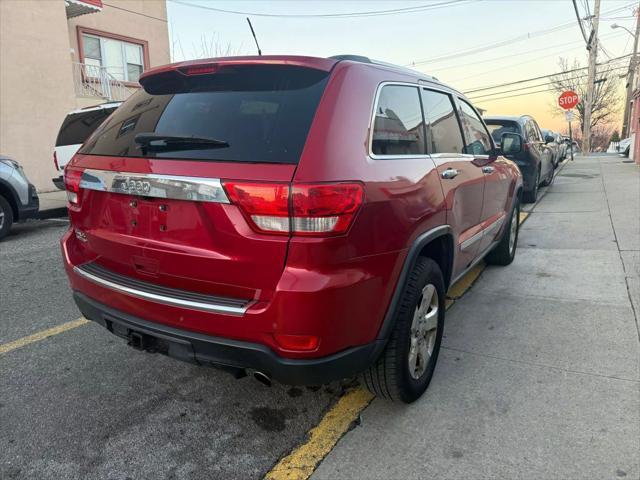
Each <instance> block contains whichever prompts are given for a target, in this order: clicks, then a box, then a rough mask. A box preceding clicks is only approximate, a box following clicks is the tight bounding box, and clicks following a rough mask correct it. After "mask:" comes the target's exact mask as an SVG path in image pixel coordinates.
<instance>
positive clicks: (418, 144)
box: [62, 56, 522, 402]
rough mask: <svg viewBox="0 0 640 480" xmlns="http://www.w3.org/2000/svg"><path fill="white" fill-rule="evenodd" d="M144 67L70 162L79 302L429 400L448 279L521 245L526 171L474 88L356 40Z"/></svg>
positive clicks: (139, 326)
mask: <svg viewBox="0 0 640 480" xmlns="http://www.w3.org/2000/svg"><path fill="white" fill-rule="evenodd" d="M140 83H141V84H142V86H143V89H141V90H139V91H138V92H137V93H135V94H134V95H132V96H131V98H129V99H128V100H127V101H126V102H125V103H124V104H123V105H122V106H120V107H119V108H118V109H117V110H116V111H115V112H114V113H113V114H112V115H111V116H110V117H109V118H108V119H107V120H106V121H105V122H104V123H103V124H102V125H101V126H100V127H99V128H98V129H97V130H96V131H95V132H94V134H93V135H92V136H91V137H90V138H89V139H88V140H87V141H86V143H85V144H84V145H83V147H82V148H81V149H80V150H79V152H78V153H77V154H76V155H75V156H74V157H73V159H72V160H71V162H70V163H69V165H68V166H67V168H66V170H65V185H66V190H67V192H68V199H69V215H70V218H71V227H70V229H69V231H68V232H67V233H66V234H65V236H64V237H63V239H62V251H63V257H64V262H65V266H66V270H67V273H68V275H69V279H70V281H71V286H72V288H73V291H74V298H75V301H76V303H77V304H78V307H79V308H80V310H81V311H82V313H83V314H84V316H85V317H87V318H89V319H91V320H93V321H95V322H98V323H99V324H101V325H103V326H104V327H106V328H107V329H108V330H109V331H111V332H112V333H114V334H116V335H118V336H120V337H123V338H126V339H127V340H128V342H129V344H130V345H131V346H133V347H136V348H138V349H143V350H147V351H151V352H160V353H165V354H168V355H170V356H172V357H176V358H179V359H182V360H187V361H191V362H195V363H198V364H202V365H213V366H219V367H223V368H225V369H227V370H230V371H232V372H234V373H236V374H237V375H243V374H244V373H245V372H246V371H249V372H253V373H255V374H257V375H258V376H260V377H262V378H263V379H265V378H274V379H276V380H278V381H281V382H283V383H289V384H314V385H317V384H321V383H324V382H328V381H331V380H334V379H339V378H345V377H351V376H353V375H356V374H359V373H361V374H362V376H363V378H364V381H365V383H366V384H367V386H368V387H369V388H370V389H371V390H372V391H373V392H374V393H376V394H378V395H380V396H384V397H388V398H392V399H400V400H402V401H405V402H410V401H413V400H415V399H416V398H418V397H419V396H420V395H421V394H422V392H424V390H425V389H426V388H427V385H428V383H429V381H430V379H431V376H432V374H433V370H434V367H435V364H436V359H437V356H438V350H439V347H440V341H441V338H442V330H443V322H444V310H445V309H444V306H445V304H444V301H445V294H446V291H447V288H448V287H449V286H450V285H451V284H452V283H453V282H455V280H456V279H457V278H459V277H460V276H461V275H463V274H464V272H465V271H466V270H468V269H469V268H471V267H472V266H473V265H474V264H475V263H476V262H478V261H479V260H480V259H482V258H483V257H485V256H486V258H487V259H488V260H489V261H491V262H493V263H497V264H502V265H506V264H508V263H510V262H511V261H512V260H513V257H514V254H515V249H516V240H517V234H518V212H519V199H520V195H521V191H522V181H521V177H520V174H519V171H518V168H517V166H516V165H515V164H514V163H513V162H511V161H509V160H507V159H505V158H503V157H501V156H499V155H497V152H496V149H495V147H494V145H493V141H492V138H491V136H490V135H489V133H488V131H487V129H486V127H485V125H484V123H483V121H482V119H481V118H480V116H479V115H478V113H477V111H476V110H475V109H474V108H473V106H472V105H471V104H470V103H469V102H468V101H467V100H466V99H465V98H464V96H463V95H461V94H460V93H459V92H457V91H455V90H452V89H451V88H448V87H446V86H445V85H443V84H442V83H440V82H438V81H437V80H436V79H434V78H432V77H429V76H427V75H423V74H421V73H418V72H414V71H411V70H407V69H404V68H400V67H395V66H391V65H386V64H382V63H377V62H374V61H371V60H369V59H367V58H365V57H356V56H341V57H333V58H310V57H297V56H296V57H294V56H262V57H236V58H220V59H211V60H198V61H195V62H185V63H178V64H175V65H169V66H164V67H159V68H155V69H153V70H150V71H148V72H146V73H145V74H144V75H143V76H142V77H141V78H140ZM521 143H522V142H521V138H520V136H518V135H516V134H513V133H510V134H509V133H508V134H505V137H503V138H502V143H501V148H502V149H503V152H502V153H510V154H513V153H517V151H518V150H519V149H521V148H522V146H521Z"/></svg>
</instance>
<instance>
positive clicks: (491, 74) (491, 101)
mask: <svg viewBox="0 0 640 480" xmlns="http://www.w3.org/2000/svg"><path fill="white" fill-rule="evenodd" d="M179 2H180V3H179ZM179 2H178V1H176V0H168V1H167V9H168V15H169V28H170V42H171V43H172V53H173V58H174V60H176V61H179V60H183V59H191V58H197V57H202V56H203V50H207V49H209V50H210V45H211V44H212V43H215V42H216V41H217V42H218V44H219V45H220V46H221V47H222V48H224V49H226V48H227V47H230V48H231V50H232V52H233V53H235V54H255V53H256V48H255V44H254V42H253V38H252V37H251V33H250V31H249V28H248V25H247V22H246V20H245V17H246V15H242V14H231V13H222V12H217V11H212V10H208V9H206V8H198V7H195V6H193V5H200V6H201V7H214V8H218V9H224V10H236V11H241V12H251V13H266V14H283V15H293V14H335V13H347V12H364V11H380V10H391V9H402V8H406V7H417V6H421V5H430V4H431V5H433V4H442V3H448V2H445V1H444V0H433V1H429V0H416V1H364V0H362V1H331V0H325V1H292V0H288V1H287V0H285V1H266V0H264V1H241V0H236V1H213V0H179ZM585 2H587V0H578V6H579V8H580V12H581V14H583V15H584V14H585V11H586V5H585ZM588 3H589V7H590V10H591V12H593V0H588ZM185 4H191V5H185ZM637 5H638V1H637V0H636V2H633V1H630V0H602V7H601V11H602V13H601V15H602V19H601V23H600V39H601V44H602V45H603V46H604V52H600V53H599V56H598V61H599V62H601V61H602V62H604V61H607V60H608V59H609V58H616V57H619V56H622V55H626V54H629V53H631V50H632V47H633V38H632V37H631V35H630V34H629V33H627V32H626V31H624V30H622V29H615V30H614V29H612V28H611V25H612V24H614V23H617V24H619V25H623V26H625V27H627V28H628V29H629V30H634V28H635V19H634V17H633V16H632V12H633V7H634V6H637ZM612 10H613V12H612ZM251 20H252V23H253V26H254V28H255V30H256V34H257V35H258V40H259V42H260V47H261V48H262V52H263V54H293V55H311V56H320V57H327V56H331V55H337V54H345V53H350V54H358V55H365V56H368V57H371V58H374V59H377V60H382V61H385V62H390V63H394V64H398V65H406V66H411V67H412V68H415V69H416V70H419V71H422V72H425V73H428V74H430V75H434V76H435V77H437V78H438V79H440V80H441V81H443V82H445V83H447V84H449V85H451V86H453V87H455V88H457V89H459V90H461V91H463V92H469V91H471V90H475V89H477V88H483V87H486V86H491V85H496V84H502V83H506V82H512V81H517V80H521V79H526V78H531V77H536V76H540V75H547V74H551V73H555V72H557V71H558V58H559V57H566V58H568V59H570V61H571V62H572V61H573V60H574V59H577V60H579V61H580V62H581V64H582V66H586V64H587V63H586V58H587V51H586V49H585V42H584V40H583V38H582V34H581V33H580V28H579V27H578V23H577V20H576V16H575V11H574V9H573V4H572V2H571V0H465V1H460V2H458V3H455V4H453V5H451V4H447V5H446V6H442V7H440V8H436V9H431V10H423V11H417V12H411V13H402V14H395V15H379V16H369V17H359V18H327V17H321V18H308V17H304V18H300V17H295V18H292V17H289V18H286V17H267V16H258V15H252V16H251ZM556 27H557V28H556ZM203 39H204V40H203ZM203 43H204V44H206V45H208V47H207V48H203ZM453 55H455V56H454V57H451V56H453ZM607 55H608V56H607ZM625 62H628V60H625ZM626 64H628V63H625V64H623V63H622V61H619V62H618V63H616V65H620V66H621V67H623V66H624V65H626ZM585 72H586V71H585ZM616 73H619V74H622V75H623V74H624V69H623V68H621V69H620V70H618V71H617V72H616ZM541 82H544V80H542V81H541ZM541 82H537V83H535V82H533V83H531V84H523V85H514V86H512V87H503V88H501V89H500V90H497V91H504V90H507V89H509V90H510V89H517V88H519V87H521V86H525V87H526V86H531V85H536V84H537V85H540V83H541ZM619 82H620V88H621V89H623V87H624V85H623V80H622V79H620V80H619ZM545 88H546V87H545V86H542V87H538V88H530V89H529V90H517V91H514V92H508V93H504V94H501V95H496V94H495V93H496V91H493V90H492V91H482V92H476V93H475V94H473V93H469V94H468V96H469V97H470V98H471V99H472V100H473V103H474V104H475V105H476V106H477V107H480V108H483V109H486V110H487V115H498V114H509V115H518V114H524V113H527V114H530V115H533V116H534V117H535V118H536V119H537V120H538V122H539V123H540V125H541V127H543V128H550V129H554V130H558V131H565V130H566V122H565V120H564V115H560V114H559V113H561V112H560V109H559V108H558V107H556V106H555V101H556V95H555V94H552V93H549V92H546V91H545V92H540V93H534V94H530V95H523V96H515V97H514V96H512V95H520V94H521V93H527V92H536V91H540V90H544V89H545ZM487 94H494V95H493V96H487ZM481 95H485V96H481ZM506 96H510V98H502V97H506ZM620 117H622V113H620ZM574 127H575V124H574Z"/></svg>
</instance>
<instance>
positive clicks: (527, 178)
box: [516, 161, 536, 192]
mask: <svg viewBox="0 0 640 480" xmlns="http://www.w3.org/2000/svg"><path fill="white" fill-rule="evenodd" d="M516 164H517V165H518V168H519V169H520V173H521V174H522V188H523V189H524V190H525V191H527V192H530V191H532V190H533V188H534V185H533V184H534V182H535V179H536V177H535V173H536V168H535V165H532V164H531V163H528V162H522V161H518V162H516Z"/></svg>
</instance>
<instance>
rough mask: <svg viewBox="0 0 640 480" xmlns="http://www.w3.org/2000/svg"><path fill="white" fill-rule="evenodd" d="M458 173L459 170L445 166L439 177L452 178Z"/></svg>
mask: <svg viewBox="0 0 640 480" xmlns="http://www.w3.org/2000/svg"><path fill="white" fill-rule="evenodd" d="M459 173H460V172H459V171H458V170H456V169H455V168H447V169H446V170H445V171H444V172H442V175H441V177H442V178H444V179H445V180H451V179H452V178H455V177H457V176H458V174H459Z"/></svg>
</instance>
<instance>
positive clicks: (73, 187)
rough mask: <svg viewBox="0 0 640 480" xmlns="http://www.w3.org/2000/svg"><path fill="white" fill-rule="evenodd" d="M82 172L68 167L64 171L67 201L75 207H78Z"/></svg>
mask: <svg viewBox="0 0 640 480" xmlns="http://www.w3.org/2000/svg"><path fill="white" fill-rule="evenodd" d="M81 177H82V170H78V169H75V168H70V167H66V168H65V169H64V186H65V189H66V190H67V200H69V203H71V204H73V205H78V203H79V198H80V197H79V195H80V178H81Z"/></svg>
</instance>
